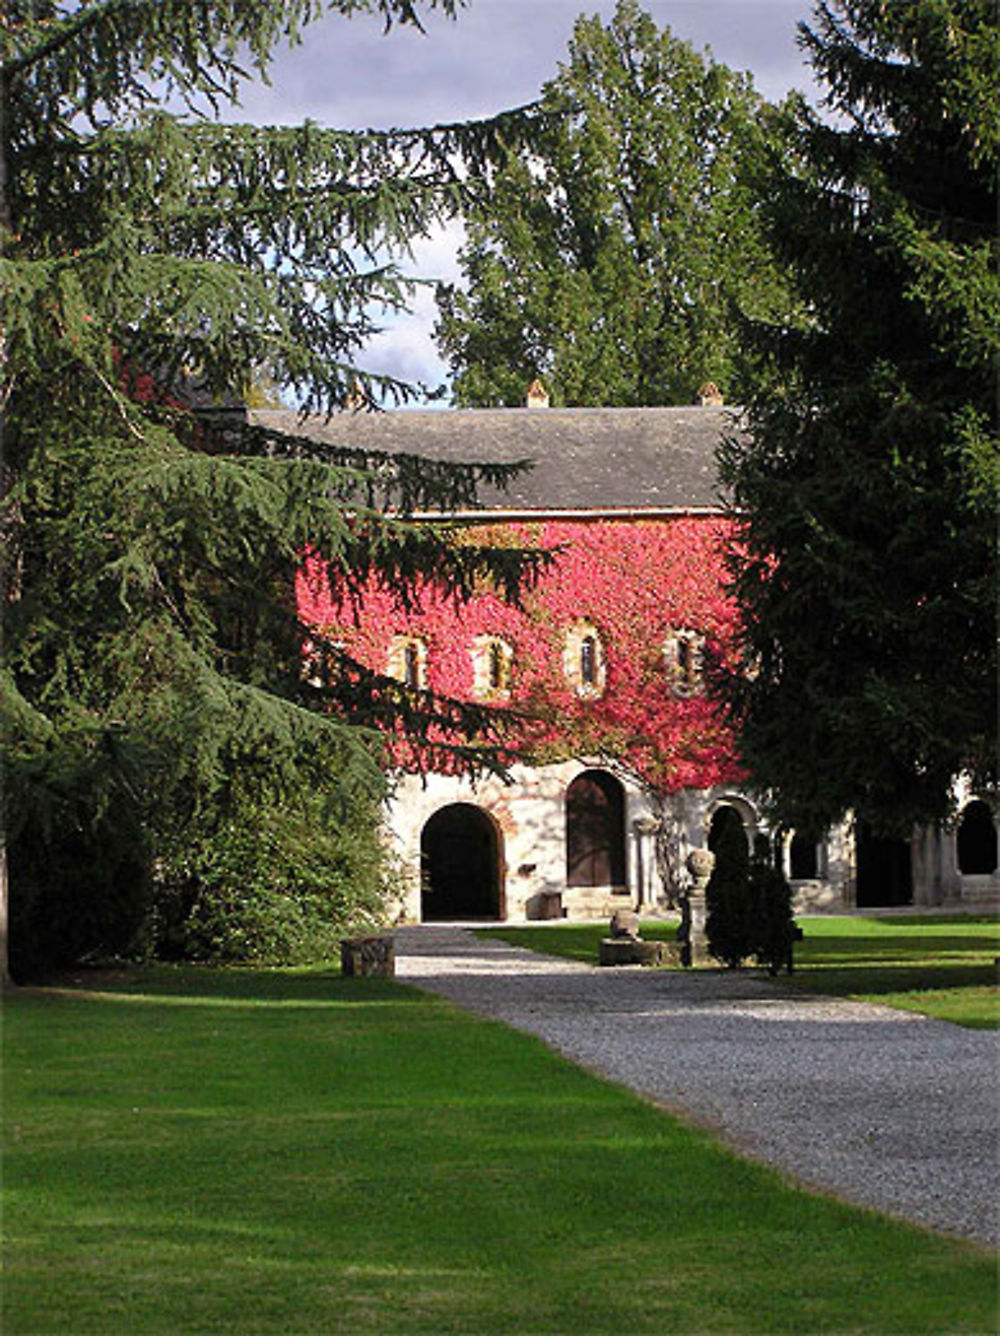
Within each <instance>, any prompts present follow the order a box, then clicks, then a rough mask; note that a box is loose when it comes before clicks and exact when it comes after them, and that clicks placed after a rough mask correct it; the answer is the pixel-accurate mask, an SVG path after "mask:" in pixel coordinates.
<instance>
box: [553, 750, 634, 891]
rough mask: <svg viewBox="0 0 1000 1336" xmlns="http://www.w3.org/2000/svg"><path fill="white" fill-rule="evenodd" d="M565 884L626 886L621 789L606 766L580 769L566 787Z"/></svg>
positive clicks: (623, 798)
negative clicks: (598, 768) (580, 771)
mask: <svg viewBox="0 0 1000 1336" xmlns="http://www.w3.org/2000/svg"><path fill="white" fill-rule="evenodd" d="M566 885H567V886H610V887H618V888H620V889H624V888H625V886H626V874H625V789H624V787H623V785H622V784H621V782H620V781H619V780H617V779H616V778H615V777H614V775H612V774H609V773H608V771H606V770H584V771H583V772H582V773H581V774H579V775H577V777H576V778H575V779H574V780H573V782H572V783H571V784H570V786H569V787H568V788H567V790H566Z"/></svg>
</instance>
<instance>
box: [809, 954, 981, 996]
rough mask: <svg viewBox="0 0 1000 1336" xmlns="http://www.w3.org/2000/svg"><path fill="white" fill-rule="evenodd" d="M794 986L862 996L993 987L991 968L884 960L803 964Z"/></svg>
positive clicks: (821, 991)
mask: <svg viewBox="0 0 1000 1336" xmlns="http://www.w3.org/2000/svg"><path fill="white" fill-rule="evenodd" d="M793 979H794V985H795V986H796V987H801V988H808V989H809V990H810V991H813V992H819V993H823V992H833V993H836V994H838V995H842V994H849V993H853V994H860V993H863V994H865V995H870V994H876V993H908V992H927V991H933V990H936V989H948V988H988V987H991V986H993V985H995V984H996V982H997V971H996V966H994V965H961V964H955V965H948V964H913V965H904V964H898V963H895V964H893V963H889V962H886V961H879V960H872V961H869V960H867V959H864V960H861V959H859V960H857V961H855V963H854V964H853V965H843V964H836V965H829V966H822V965H817V964H816V962H815V961H808V962H803V964H802V965H801V967H798V966H797V967H796V973H795V975H794V976H793Z"/></svg>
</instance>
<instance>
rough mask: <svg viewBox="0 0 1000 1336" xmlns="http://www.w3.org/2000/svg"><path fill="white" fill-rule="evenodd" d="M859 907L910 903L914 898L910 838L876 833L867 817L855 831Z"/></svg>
mask: <svg viewBox="0 0 1000 1336" xmlns="http://www.w3.org/2000/svg"><path fill="white" fill-rule="evenodd" d="M855 857H856V859H857V877H858V884H857V901H856V902H857V906H858V908H859V909H876V908H886V907H891V906H893V905H908V904H911V903H912V901H913V866H912V860H911V857H910V845H909V841H908V840H902V839H899V838H898V837H896V836H892V835H875V834H874V833H873V832H872V829H871V827H870V826H869V825H868V823H867V822H866V821H859V822H858V824H857V827H856V833H855Z"/></svg>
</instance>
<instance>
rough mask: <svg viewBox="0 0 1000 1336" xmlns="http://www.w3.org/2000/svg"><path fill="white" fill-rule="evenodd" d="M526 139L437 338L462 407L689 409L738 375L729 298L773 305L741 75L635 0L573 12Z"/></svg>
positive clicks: (499, 177)
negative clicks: (751, 183)
mask: <svg viewBox="0 0 1000 1336" xmlns="http://www.w3.org/2000/svg"><path fill="white" fill-rule="evenodd" d="M541 108H542V112H543V114H542V116H541V117H540V118H539V120H538V122H537V133H536V136H535V138H534V140H533V142H532V144H531V151H530V152H528V153H520V154H516V155H511V156H510V158H509V160H508V161H507V163H506V165H505V166H504V167H503V169H502V170H501V171H499V172H498V173H496V174H495V176H491V177H490V178H489V179H488V180H486V181H485V182H484V185H483V189H482V191H481V193H480V194H479V195H478V196H477V197H475V199H474V203H473V206H472V207H471V209H470V210H469V211H468V212H467V216H466V227H467V238H468V239H467V244H466V245H465V247H464V249H463V250H462V252H461V257H460V258H461V264H462V270H463V274H464V280H465V282H464V285H463V287H462V288H458V287H455V286H442V287H441V288H440V289H439V292H438V305H439V309H440V321H439V324H438V327H437V338H438V345H439V347H440V349H441V351H442V353H443V355H444V356H445V357H446V358H447V360H448V362H449V364H450V367H451V369H452V372H453V374H454V395H455V399H456V401H457V402H458V403H459V404H461V405H464V406H474V407H489V406H496V405H507V406H516V405H520V404H522V403H523V402H524V394H525V388H526V386H527V385H528V383H529V382H530V381H531V380H532V379H533V378H534V377H536V376H541V377H542V379H543V380H544V382H545V384H546V386H547V388H548V389H549V391H550V393H551V394H552V399H553V402H554V403H556V404H560V405H570V406H574V405H597V406H611V405H653V404H676V403H692V402H693V401H694V396H695V393H696V391H697V390H698V388H699V387H700V386H701V385H702V384H703V383H704V382H706V381H709V380H712V381H715V382H716V383H717V384H718V385H719V386H720V387H722V388H723V390H724V391H725V392H726V395H727V397H729V398H733V397H734V394H736V393H739V392H740V391H741V389H742V386H741V384H740V382H739V379H738V376H737V365H736V363H737V349H736V345H735V342H734V338H733V331H732V321H731V316H730V311H729V307H730V305H731V304H732V303H735V304H737V305H738V306H740V307H742V308H744V309H746V310H747V311H750V312H752V313H753V314H755V315H768V314H773V313H774V312H775V311H776V310H784V309H785V305H786V302H785V296H784V292H785V289H784V285H783V284H782V282H781V281H780V279H779V276H778V273H777V270H776V268H775V266H774V264H773V263H772V261H771V260H770V258H769V256H768V253H767V250H766V248H765V246H764V243H763V240H762V236H761V229H760V227H759V224H758V221H757V216H756V212H757V206H756V201H755V200H754V198H753V195H752V193H751V191H750V190H749V188H748V184H747V180H748V176H747V171H748V168H749V165H750V163H751V161H752V160H753V159H755V158H756V157H757V156H758V155H759V153H760V152H761V148H762V145H763V143H764V141H765V140H766V138H767V135H768V128H767V127H768V124H769V121H770V119H771V114H770V111H769V109H768V108H767V107H766V106H765V105H764V104H763V103H762V102H761V100H760V99H759V98H758V96H757V95H756V93H755V92H754V90H753V87H752V85H751V83H750V80H749V78H748V77H747V76H744V75H741V74H736V73H734V72H733V71H731V70H729V69H727V68H726V67H725V66H723V65H719V64H715V63H714V62H712V61H711V60H710V59H708V58H706V57H703V56H701V55H699V54H698V53H697V52H696V51H695V50H694V49H693V48H692V47H691V46H689V45H688V44H687V43H685V42H683V41H680V40H679V39H677V38H675V37H673V36H672V35H671V34H670V32H669V31H668V30H666V29H664V30H662V31H661V30H659V29H658V28H657V27H656V25H655V23H654V22H653V20H652V19H651V18H650V17H649V15H647V14H645V13H644V12H643V11H642V10H640V9H639V7H638V5H637V4H636V2H635V0H620V2H619V4H618V7H617V9H616V11H615V14H614V17H613V18H612V19H611V21H610V23H609V24H608V26H607V27H604V26H602V24H601V21H600V19H599V18H597V17H594V18H589V19H588V18H580V19H579V20H578V22H577V24H576V28H575V31H574V36H573V40H572V42H571V44H570V49H569V60H568V62H567V63H566V64H565V65H564V66H562V67H561V69H560V72H559V74H558V75H557V76H556V78H555V79H553V80H552V81H551V82H550V83H548V84H547V85H546V86H545V89H544V95H543V98H542V101H541Z"/></svg>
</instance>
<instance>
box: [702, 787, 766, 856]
mask: <svg viewBox="0 0 1000 1336" xmlns="http://www.w3.org/2000/svg"><path fill="white" fill-rule="evenodd" d="M723 808H727V809H729V810H730V811H733V812H735V813H736V815H737V816H738V817H739V819H740V821H742V823H743V834H744V835H745V836H746V841H747V847H748V848H750V847H752V845H753V837H754V835H755V834H756V832H757V812H756V809H755V808H754V807H753V805H752V804H751V803H750V802H748V801H747V799H746V798H741V797H740V796H739V794H737V793H722V794H720V795H719V796H718V797H717V798H715V799H714V800H713V801H712V802H710V803H709V805H708V808H707V810H706V812H705V816H704V823H705V824H704V832H705V833H704V838H703V840H702V843H703V844H704V846H705V847H706V848H707V849H710V848H711V847H712V830H713V827H715V826H716V825H717V823H716V817H717V814H718V813H719V812H720V811H721V810H722V809H723ZM728 819H729V818H728V817H719V818H718V820H719V821H720V822H721V821H723V820H728Z"/></svg>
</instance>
